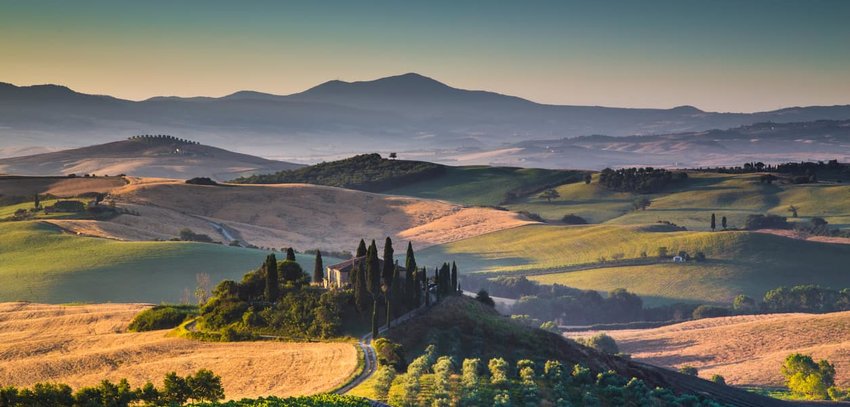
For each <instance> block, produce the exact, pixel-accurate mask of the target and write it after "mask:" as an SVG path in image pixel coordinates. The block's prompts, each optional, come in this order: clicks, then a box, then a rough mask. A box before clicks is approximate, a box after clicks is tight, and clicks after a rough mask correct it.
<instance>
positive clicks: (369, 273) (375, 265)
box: [366, 240, 381, 299]
mask: <svg viewBox="0 0 850 407" xmlns="http://www.w3.org/2000/svg"><path fill="white" fill-rule="evenodd" d="M366 289H367V290H368V291H369V293H370V294H372V296H373V297H375V298H376V299H377V297H378V295H379V294H380V293H381V263H380V261H379V260H378V248H377V247H376V246H375V241H374V240H373V241H372V245H370V246H369V249H368V250H367V251H366Z"/></svg>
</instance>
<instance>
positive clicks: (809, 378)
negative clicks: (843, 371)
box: [782, 353, 835, 400]
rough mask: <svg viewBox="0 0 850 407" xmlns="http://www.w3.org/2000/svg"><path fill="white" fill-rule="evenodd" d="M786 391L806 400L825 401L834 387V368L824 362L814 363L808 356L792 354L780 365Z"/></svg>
mask: <svg viewBox="0 0 850 407" xmlns="http://www.w3.org/2000/svg"><path fill="white" fill-rule="evenodd" d="M782 374H783V375H784V376H785V383H786V384H787V385H788V390H791V392H792V393H794V394H795V395H797V396H801V397H804V398H807V399H817V400H827V399H829V398H830V395H829V388H830V387H833V386H834V385H835V366H833V365H832V364H830V363H829V362H828V361H826V360H821V361H820V362H817V363H815V361H814V359H812V357H811V356H809V355H803V354H800V353H792V354H790V355H788V357H786V358H785V362H784V363H783V364H782Z"/></svg>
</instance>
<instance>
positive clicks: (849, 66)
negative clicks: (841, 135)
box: [0, 0, 850, 111]
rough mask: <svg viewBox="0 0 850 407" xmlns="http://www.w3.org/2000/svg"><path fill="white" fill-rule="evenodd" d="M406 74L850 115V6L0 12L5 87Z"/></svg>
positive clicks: (194, 7) (533, 92)
mask: <svg viewBox="0 0 850 407" xmlns="http://www.w3.org/2000/svg"><path fill="white" fill-rule="evenodd" d="M405 72H418V73H421V74H424V75H426V76H430V77H432V78H435V79H437V80H440V81H443V82H445V83H447V84H449V85H452V86H456V87H461V88H468V89H486V90H493V91H497V92H501V93H507V94H512V95H517V96H521V97H525V98H528V99H532V100H535V101H538V102H544V103H557V104H577V105H606V106H628V107H673V106H677V105H684V104H690V105H695V106H697V107H700V108H702V109H706V110H716V111H756V110H768V109H774V108H778V107H784V106H793V105H832V104H850V1H843V0H835V1H819V0H799V1H782V0H772V1H752V0H748V1H738V0H735V1H719V0H712V1H688V0H671V1H637V0H634V1H622V2H616V1H586V2H570V1H481V2H464V1H458V0H455V1H435V0H428V1H417V2H403V1H386V2H377V1H346V2H329V1H318V0H314V1H304V2H279V1H267V2H265V1H211V0H204V1H151V0H145V1H137V2H125V1H114V0H105V1H67V0H59V1H38V0H0V82H11V83H14V84H19V85H28V84H40V83H57V84H63V85H67V86H70V87H71V88H74V89H76V90H78V91H81V92H86V93H105V94H111V95H115V96H119V97H123V98H130V99H144V98H147V97H150V96H155V95H179V96H192V95H211V96H221V95H225V94H228V93H232V92H234V91H237V90H243V89H252V90H259V91H264V92H270V93H278V94H287V93H293V92H297V91H301V90H304V89H306V88H309V87H311V86H313V85H316V84H318V83H321V82H324V81H327V80H331V79H342V80H348V81H352V80H369V79H375V78H378V77H382V76H388V75H395V74H401V73H405Z"/></svg>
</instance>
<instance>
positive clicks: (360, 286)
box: [349, 262, 368, 312]
mask: <svg viewBox="0 0 850 407" xmlns="http://www.w3.org/2000/svg"><path fill="white" fill-rule="evenodd" d="M362 264H363V263H362V262H355V263H354V265H353V266H352V267H353V268H352V269H351V276H350V277H349V278H350V279H351V285H352V287H353V288H354V305H355V306H356V307H357V310H358V311H360V312H363V311H364V310H365V309H366V296H367V295H368V290H367V289H366V273H365V271H364V270H363V268H362Z"/></svg>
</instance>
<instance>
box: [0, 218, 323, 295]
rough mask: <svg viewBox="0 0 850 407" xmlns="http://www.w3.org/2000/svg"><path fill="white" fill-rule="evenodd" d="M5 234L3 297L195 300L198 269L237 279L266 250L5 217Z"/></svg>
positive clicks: (0, 226) (0, 247) (0, 253)
mask: <svg viewBox="0 0 850 407" xmlns="http://www.w3.org/2000/svg"><path fill="white" fill-rule="evenodd" d="M0 236H2V239H0V264H2V266H0V279H2V281H4V284H2V285H0V302H2V301H21V300H25V301H37V302H45V303H67V302H107V301H109V302H148V303H160V302H178V301H181V300H182V299H184V297H188V299H190V300H191V299H192V298H194V297H193V296H192V294H191V293H193V292H194V290H195V287H196V286H197V282H196V275H197V274H198V273H206V274H209V276H210V280H211V282H212V285H213V286H214V285H215V284H218V282H219V281H221V280H224V279H231V280H239V279H241V278H242V276H243V275H244V274H245V273H246V272H247V271H250V270H253V269H255V268H257V267H259V265H260V264H262V262H263V259H265V256H266V254H268V252H267V251H262V250H253V249H245V248H241V247H228V246H223V245H217V244H208V243H192V242H121V241H116V240H110V239H99V238H92V237H85V236H75V235H71V234H68V233H63V232H62V230H61V229H59V228H57V227H56V226H53V225H51V224H48V223H42V222H3V223H0ZM33 248H37V250H33ZM297 259H298V261H299V262H300V263H301V265H302V267H303V268H304V269H305V270H312V267H313V256H309V255H300V254H299V255H298V257H297ZM325 261H327V262H333V261H335V259H333V258H332V257H327V258H326V260H325ZM329 264H330V263H329Z"/></svg>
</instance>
